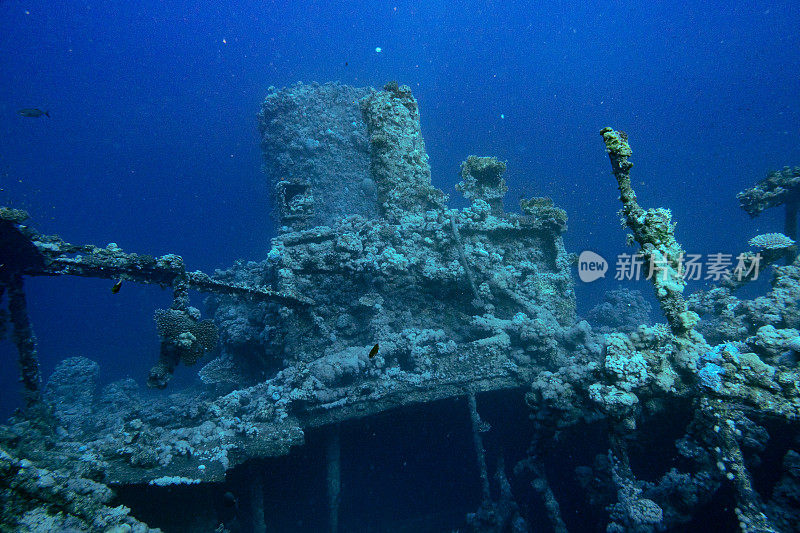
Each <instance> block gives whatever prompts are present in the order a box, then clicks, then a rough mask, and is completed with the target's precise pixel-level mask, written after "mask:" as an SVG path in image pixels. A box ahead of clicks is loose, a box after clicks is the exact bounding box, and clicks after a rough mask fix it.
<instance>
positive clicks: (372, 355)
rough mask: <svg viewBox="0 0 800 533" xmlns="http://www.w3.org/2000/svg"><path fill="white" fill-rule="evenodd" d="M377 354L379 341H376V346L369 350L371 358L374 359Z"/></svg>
mask: <svg viewBox="0 0 800 533" xmlns="http://www.w3.org/2000/svg"><path fill="white" fill-rule="evenodd" d="M376 355H378V343H375V346H373V347H372V349H371V350H370V351H369V358H370V359H372V358H373V357H375V356H376Z"/></svg>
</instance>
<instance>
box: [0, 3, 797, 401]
mask: <svg viewBox="0 0 800 533" xmlns="http://www.w3.org/2000/svg"><path fill="white" fill-rule="evenodd" d="M510 4H511V3H510V2H474V1H461V2H458V7H457V8H454V7H453V4H452V3H449V2H440V1H436V2H431V1H425V2H421V1H420V2H408V1H400V2H392V3H383V2H375V1H371V2H355V1H354V2H347V3H346V4H345V5H337V4H336V3H335V2H327V1H326V2H312V1H299V2H291V3H289V2H262V1H258V2H256V1H252V2H247V1H232V2H225V3H224V6H213V5H212V4H211V3H210V2H200V1H182V2H177V1H168V2H161V1H155V0H145V1H140V2H135V3H134V2H128V1H125V2H122V1H116V0H115V1H107V0H104V1H102V2H99V1H96V0H90V1H78V2H76V1H74V0H69V1H65V0H61V1H48V2H43V1H42V2H31V1H19V0H4V1H0V73H1V75H0V179H2V182H0V189H2V191H0V202H2V203H3V204H10V205H12V206H15V207H21V208H24V209H27V210H29V211H30V213H31V215H32V217H33V222H34V224H35V225H36V227H37V228H39V229H40V230H41V231H43V232H57V233H59V234H60V235H62V236H63V237H64V238H65V239H66V240H68V241H71V242H76V243H82V242H91V243H96V244H103V245H104V244H106V243H108V242H111V241H114V242H117V243H118V244H119V245H120V246H122V247H123V248H124V249H125V250H127V251H136V252H142V253H150V254H154V255H155V254H162V253H167V252H174V253H177V254H180V255H182V256H183V257H184V259H185V260H186V262H187V264H188V265H189V267H190V268H192V269H195V268H197V269H202V270H205V271H213V269H214V268H220V267H225V266H227V265H230V264H231V263H232V262H233V261H234V260H236V259H237V258H245V259H254V260H257V259H261V258H263V257H264V256H265V253H266V251H267V249H268V246H269V238H270V236H271V235H272V227H271V223H270V220H269V199H268V194H267V189H266V185H265V183H264V179H263V177H262V175H261V174H260V169H259V167H260V158H261V155H260V152H259V147H258V136H257V131H256V121H255V114H256V112H257V111H258V107H259V102H260V101H261V99H262V98H263V97H264V96H265V95H266V93H267V87H268V86H270V85H274V86H276V87H281V86H284V85H287V84H290V83H293V82H295V81H300V80H301V81H305V82H310V81H319V82H324V81H334V80H338V81H340V82H342V83H347V84H352V85H358V86H362V85H373V86H382V85H383V84H384V83H386V82H387V81H389V80H398V81H400V82H401V83H406V84H408V85H410V86H411V87H412V89H413V90H414V93H415V95H416V96H417V98H418V100H419V103H420V107H421V114H422V127H423V134H424V135H425V138H426V142H427V148H428V151H429V153H430V156H431V164H432V166H433V175H434V178H433V179H434V184H435V185H437V186H439V187H442V188H443V189H445V191H447V192H450V193H452V195H453V201H454V205H462V203H461V201H460V199H459V198H457V196H458V194H457V193H456V192H455V190H454V184H455V183H456V182H457V181H458V177H457V174H458V169H459V164H460V162H461V161H462V160H464V159H465V158H466V156H468V155H470V154H478V155H496V156H498V157H500V158H503V159H505V160H507V161H508V167H509V170H508V173H507V180H508V182H509V185H510V186H511V188H512V190H511V192H510V193H509V200H511V201H512V203H516V200H517V199H518V197H519V195H520V194H526V195H549V196H551V197H552V198H553V199H555V200H556V202H557V203H558V204H559V205H561V206H563V207H564V208H566V209H567V211H568V213H569V215H570V229H569V233H568V234H567V244H568V247H569V249H570V250H571V251H576V252H579V251H580V250H582V249H586V248H590V249H593V250H595V251H598V252H600V253H601V254H603V255H605V256H607V257H612V258H613V256H615V255H616V254H617V253H620V252H626V251H630V250H629V249H626V248H625V246H624V232H623V230H622V229H620V227H619V223H618V220H617V215H616V211H617V210H618V209H619V203H618V200H617V193H616V189H615V185H614V181H613V178H612V176H611V175H610V166H609V163H608V160H607V157H606V154H605V151H604V149H603V145H602V141H601V139H600V136H599V135H598V131H599V130H600V128H602V127H603V126H607V125H611V126H613V127H615V128H618V129H622V130H625V131H627V132H628V134H629V135H630V138H631V142H632V146H633V150H634V159H633V160H634V162H635V165H636V166H635V167H634V176H635V185H636V189H637V192H638V193H639V198H640V201H641V202H642V204H643V205H645V206H652V207H654V206H667V207H670V208H672V210H673V213H674V215H675V219H676V221H677V222H678V223H679V225H678V237H679V239H680V240H681V241H682V242H683V244H684V246H685V247H686V248H687V249H688V250H689V251H691V252H712V251H726V252H738V251H740V250H742V249H743V248H744V246H745V243H746V241H747V239H748V238H750V237H752V236H754V235H756V234H758V233H760V232H765V231H779V230H780V229H781V217H780V213H768V214H766V215H763V216H762V217H761V218H759V219H756V220H755V221H752V222H751V221H750V220H749V219H748V218H747V216H746V215H745V214H744V213H743V212H740V210H739V209H738V207H737V204H736V200H735V194H736V192H737V191H739V190H741V189H742V188H744V187H746V186H748V185H750V184H751V183H753V182H754V181H756V180H758V179H760V178H762V177H763V176H764V175H765V173H766V172H767V171H768V170H771V169H776V168H780V167H782V166H784V165H787V164H789V165H797V164H800V33H798V31H797V28H798V27H800V4H799V3H798V2H795V1H785V2H757V3H753V2H743V1H739V2H728V1H726V2H710V3H709V2H697V5H688V6H682V5H679V4H680V3H677V4H676V3H674V2H663V3H662V2H651V1H644V0H639V1H636V2H598V3H581V4H582V5H581V6H579V7H578V6H574V5H570V3H566V2H565V3H561V2H541V3H540V2H530V3H516V4H513V5H510ZM754 4H757V7H754ZM376 47H381V48H382V52H380V53H377V52H376V51H375V48H376ZM22 107H40V108H42V109H47V110H49V111H50V113H51V115H52V118H50V119H47V118H46V117H42V118H40V119H30V118H23V117H20V116H18V115H17V113H16V112H17V110H18V109H19V108H22ZM501 115H504V116H505V118H501ZM1 262H2V260H0V263H1ZM110 284H111V283H110V282H107V281H96V280H67V279H57V280H41V279H32V280H29V283H28V287H29V302H30V311H31V316H32V319H33V321H34V327H35V329H36V332H37V335H38V338H39V351H40V356H41V360H42V366H43V371H44V374H45V375H48V374H49V373H50V371H51V370H52V368H53V366H54V364H55V363H56V362H57V361H58V360H60V359H62V358H64V357H66V356H71V355H85V356H88V357H91V358H93V359H95V360H98V361H100V362H101V364H102V375H103V379H104V380H106V381H108V380H112V379H117V378H120V377H124V376H128V375H130V376H133V377H135V378H136V379H138V380H140V382H143V378H144V377H145V375H146V371H147V369H148V367H149V365H150V364H151V363H152V362H153V361H154V360H155V358H156V354H157V349H158V347H157V338H156V333H155V327H154V324H153V322H152V312H153V310H154V309H155V308H156V307H160V306H161V307H163V306H166V305H168V303H169V301H170V294H169V293H167V292H163V291H161V290H160V289H158V288H153V287H141V286H136V285H133V284H127V285H125V286H124V287H123V290H122V291H121V293H120V294H119V295H117V296H113V297H112V295H111V293H110V291H109V288H110ZM613 286H614V282H613V281H612V280H602V281H598V282H596V283H595V284H594V285H592V286H588V287H587V286H579V287H578V295H579V298H580V299H581V310H582V311H585V310H586V309H588V308H589V307H590V306H591V304H592V303H594V302H595V301H596V300H597V298H598V294H599V293H601V292H602V291H604V290H607V289H609V288H612V287H613ZM636 286H638V287H639V288H641V289H642V290H643V291H645V292H648V293H649V291H650V288H649V287H648V286H647V283H646V282H640V283H639V284H638V285H636ZM15 357H16V354H15V352H14V350H13V347H12V346H11V344H10V343H8V342H4V343H2V345H1V347H0V358H2V359H1V360H2V362H3V366H2V368H3V371H2V372H0V387H1V388H2V389H1V390H3V391H4V392H3V393H2V395H0V414H7V413H8V411H9V409H10V408H11V407H13V406H14V405H16V403H17V398H18V397H17V394H16V390H17V385H16V383H15V380H16V368H15V362H14V361H15ZM183 372H187V371H186V370H185V369H184V370H183Z"/></svg>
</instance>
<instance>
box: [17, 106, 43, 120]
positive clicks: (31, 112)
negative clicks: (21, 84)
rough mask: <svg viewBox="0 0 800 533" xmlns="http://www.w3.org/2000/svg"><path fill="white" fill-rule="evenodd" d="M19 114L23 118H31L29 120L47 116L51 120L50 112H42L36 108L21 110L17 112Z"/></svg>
mask: <svg viewBox="0 0 800 533" xmlns="http://www.w3.org/2000/svg"><path fill="white" fill-rule="evenodd" d="M17 113H19V114H20V115H22V116H23V117H29V118H39V117H41V116H42V115H44V116H46V117H47V118H50V111H42V110H41V109H38V108H35V107H34V108H29V107H26V108H25V109H20V110H19V111H17Z"/></svg>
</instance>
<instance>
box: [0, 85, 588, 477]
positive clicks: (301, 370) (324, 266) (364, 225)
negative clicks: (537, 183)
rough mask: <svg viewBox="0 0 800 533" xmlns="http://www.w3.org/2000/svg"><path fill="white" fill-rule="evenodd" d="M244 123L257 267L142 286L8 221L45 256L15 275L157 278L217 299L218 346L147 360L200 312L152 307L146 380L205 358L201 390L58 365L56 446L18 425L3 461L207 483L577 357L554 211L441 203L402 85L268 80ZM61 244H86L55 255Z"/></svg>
mask: <svg viewBox="0 0 800 533" xmlns="http://www.w3.org/2000/svg"><path fill="white" fill-rule="evenodd" d="M259 124H260V129H261V135H262V146H263V149H264V158H265V171H266V177H267V180H268V182H269V186H270V188H271V190H272V191H273V193H274V197H275V204H276V211H275V216H276V218H277V221H278V223H279V226H280V228H279V232H278V236H277V237H275V238H274V240H273V242H272V247H271V250H270V251H269V253H268V254H267V257H266V259H265V260H263V261H261V262H248V263H237V264H236V265H234V266H233V267H231V268H230V269H228V270H226V271H218V272H217V273H216V274H215V276H214V277H213V278H212V277H208V276H205V275H204V274H202V273H185V272H184V270H183V267H182V264H180V265H179V267H180V268H178V267H176V269H173V270H175V272H174V273H173V272H172V270H170V271H169V276H168V277H164V279H162V278H161V277H155V278H153V280H150V279H149V278H148V275H147V274H146V272H145V271H141V273H140V270H141V269H138V266H137V265H138V263H136V261H134V259H135V258H137V257H139V256H136V255H135V254H130V255H128V254H124V253H122V252H121V251H120V250H118V249H116V248H115V249H114V250H111V251H108V250H103V249H95V248H94V247H91V246H88V247H76V246H73V245H69V244H68V243H63V241H60V240H57V241H54V242H56V244H57V246H55V248H54V246H53V245H51V244H49V243H50V241H51V240H52V239H56V238H51V237H47V236H42V235H40V234H38V233H35V232H34V231H33V230H29V229H26V228H24V227H22V226H20V225H19V222H18V221H16V220H12V221H10V222H9V224H17V226H15V228H16V229H14V231H16V232H22V234H24V235H27V233H25V232H26V231H27V232H28V233H30V236H29V237H30V239H31V240H32V242H33V243H34V247H37V249H38V252H37V253H39V254H45V255H44V256H45V260H46V262H47V264H51V263H52V265H53V269H52V270H53V272H52V273H51V272H50V271H49V270H47V271H45V270H42V271H41V272H40V271H39V270H36V269H33V270H31V269H30V268H29V269H28V270H30V272H28V271H27V270H26V271H24V272H22V271H21V273H24V274H31V275H39V274H45V275H53V274H62V273H63V274H77V275H93V273H95V274H97V275H98V276H100V277H112V276H123V277H126V279H131V280H134V281H145V282H149V281H156V282H160V283H166V284H172V285H174V287H173V289H174V290H175V292H176V302H178V303H181V302H183V300H184V296H185V290H186V288H187V287H188V288H200V289H201V290H210V291H213V292H216V295H215V296H212V297H211V298H209V300H208V301H207V304H208V307H209V311H210V312H211V313H213V318H214V322H215V323H216V325H217V333H218V335H219V347H220V348H219V349H217V348H214V342H212V341H213V340H215V339H211V338H209V340H208V341H207V342H205V343H204V344H203V343H201V344H202V347H203V349H202V350H201V349H199V348H198V349H194V348H193V347H192V346H189V348H191V349H190V350H189V351H188V352H187V354H189V355H191V357H189V358H187V357H183V356H181V357H180V358H177V357H173V358H172V359H170V363H171V364H169V365H166V366H169V367H170V368H167V369H166V371H164V372H158V370H159V369H161V367H163V366H165V365H164V364H163V361H164V358H165V351H164V345H165V344H166V345H167V348H170V347H172V346H173V345H174V346H175V347H178V348H180V347H181V346H183V344H182V343H184V340H185V339H191V338H197V332H196V331H194V330H193V328H196V326H197V325H198V324H205V323H206V322H200V321H199V315H198V316H195V315H196V314H197V312H196V310H194V309H193V308H189V307H186V309H184V307H185V306H183V307H182V306H181V305H177V306H176V305H173V309H170V310H162V311H160V312H159V313H157V316H156V318H157V323H158V326H159V332H160V333H161V336H162V354H161V358H160V359H159V362H158V363H157V364H156V366H155V367H154V369H155V370H154V372H155V373H156V374H157V375H155V377H154V374H153V373H152V372H151V376H150V381H149V384H151V385H154V386H157V387H164V386H166V385H167V381H168V380H169V376H170V374H171V371H172V368H173V366H174V365H175V364H178V363H179V362H182V363H183V364H193V363H195V362H196V361H197V359H198V358H199V361H197V364H198V365H200V366H201V367H202V368H201V369H200V371H199V375H200V379H201V381H202V383H203V384H202V386H201V387H199V388H197V389H192V388H190V389H186V390H182V391H178V392H175V393H173V394H172V395H170V396H169V398H164V399H158V398H154V397H147V396H145V394H144V393H143V391H140V390H139V387H138V385H137V384H136V383H135V382H134V381H132V380H123V381H120V382H115V383H112V384H111V385H108V386H107V387H105V388H104V389H102V390H99V389H98V388H97V386H96V365H94V364H93V363H92V362H91V361H88V360H86V359H84V358H71V359H67V360H65V361H64V362H63V364H62V366H63V365H66V366H64V367H63V368H61V370H60V371H59V372H57V373H56V374H55V375H54V376H53V377H52V378H51V379H50V380H49V382H48V384H47V386H46V387H45V397H46V398H47V400H45V401H46V403H47V404H48V405H50V406H52V413H51V415H48V416H52V417H54V420H55V421H56V422H55V423H56V424H57V425H59V427H60V428H61V429H60V431H63V432H64V434H63V435H62V437H68V438H56V437H55V435H53V434H49V433H47V432H44V433H42V432H41V431H39V430H37V429H35V427H39V426H38V425H37V426H35V425H34V423H33V422H32V421H31V420H27V419H20V420H19V421H17V423H16V424H15V425H14V426H13V427H14V428H15V429H12V430H11V431H12V434H11V436H10V437H8V436H7V437H8V438H10V439H11V440H12V441H13V443H14V449H15V451H16V452H17V453H20V454H22V455H24V456H26V457H35V458H36V459H37V461H39V462H40V464H41V465H42V466H43V467H51V468H55V467H57V466H59V465H60V464H61V463H63V457H64V456H65V454H67V455H70V454H74V453H77V454H78V456H79V457H80V458H79V460H77V461H75V462H73V463H70V464H71V465H72V467H73V470H74V471H75V474H76V475H80V476H87V475H90V474H91V475H90V477H93V478H95V479H99V480H102V481H105V482H110V483H116V484H123V485H126V484H132V483H151V482H154V480H160V481H158V484H163V483H164V482H163V480H165V479H176V480H187V479H188V480H196V481H197V482H213V481H220V480H222V479H224V475H225V472H226V471H227V470H229V469H230V468H233V467H234V466H235V465H237V464H240V463H242V462H244V461H246V460H248V459H252V458H258V457H270V456H278V455H284V454H286V453H288V451H289V448H290V447H291V446H294V445H299V444H302V442H303V440H304V430H306V429H308V428H313V427H321V426H326V425H329V424H335V423H338V422H341V421H345V420H350V419H354V418H360V417H365V416H368V415H371V414H375V413H379V412H382V411H385V410H388V409H392V408H398V407H399V408H402V407H403V406H406V405H410V404H414V403H419V402H428V401H433V400H437V399H441V398H447V397H464V396H465V395H466V394H469V393H472V394H474V393H476V392H481V391H488V390H499V389H508V388H520V387H526V386H528V384H529V383H530V382H531V379H532V376H534V375H536V373H538V372H540V371H541V370H543V369H555V368H557V367H558V366H559V364H560V363H561V362H563V361H565V360H567V359H568V358H569V357H570V356H571V355H573V354H574V353H575V351H576V350H577V351H581V350H585V349H586V348H585V347H583V346H582V345H581V342H582V340H584V337H585V327H584V326H585V323H584V324H582V325H576V324H575V323H574V322H575V296H574V291H573V283H572V279H571V275H570V265H571V261H572V257H571V256H570V254H568V253H567V252H566V251H565V249H564V244H563V240H562V237H561V234H562V232H563V231H564V230H565V229H566V223H565V222H566V215H565V213H564V212H563V211H562V210H560V209H558V208H556V207H554V206H553V205H552V202H550V201H549V200H547V199H533V200H531V201H526V202H525V209H523V212H522V213H521V214H510V213H508V214H506V213H503V212H502V211H498V210H497V209H493V204H496V202H497V200H498V198H501V197H502V195H500V197H498V195H497V191H498V190H502V192H505V186H504V184H502V183H501V182H500V181H498V182H497V183H495V184H494V187H495V189H492V191H491V192H490V193H487V192H486V191H487V190H488V189H487V188H486V187H483V188H480V189H478V188H474V187H472V188H470V189H469V190H471V191H473V189H474V192H473V193H470V194H469V198H470V200H471V202H472V204H471V206H470V207H469V208H466V209H463V210H456V209H449V208H447V206H446V200H447V197H446V195H445V194H444V193H443V192H442V191H440V190H439V189H437V188H436V187H434V186H433V185H432V184H431V173H430V167H429V165H428V156H427V154H426V153H425V150H424V141H423V139H422V136H421V129H420V122H419V112H418V109H417V103H416V100H415V99H414V97H413V95H412V94H411V91H410V90H409V89H408V87H406V86H398V85H397V84H396V83H391V84H388V85H387V86H386V88H385V89H384V90H373V89H366V88H361V89H358V88H353V87H348V86H344V85H338V84H326V85H318V84H311V85H303V84H298V85H295V86H292V87H289V88H286V89H282V90H279V91H274V90H273V91H271V93H270V94H269V95H268V96H267V98H266V100H265V101H264V104H263V106H262V110H261V113H260V114H259ZM489 160H490V158H474V157H473V158H470V159H468V161H469V162H471V163H470V164H473V163H480V162H482V163H484V164H485V163H486V162H487V161H489ZM492 161H495V162H496V160H494V159H492ZM465 165H467V163H465ZM484 166H485V165H484ZM495 166H497V165H495ZM503 166H504V165H503ZM465 168H466V167H465ZM470 168H471V167H470ZM497 177H499V174H498V176H497ZM465 179H466V178H465ZM12 229H13V228H12ZM9 234H10V235H11V234H15V233H13V232H10V233H9ZM40 241H41V242H42V243H43V244H37V243H39V242H40ZM96 250H100V252H97V251H96ZM76 252H87V253H88V255H86V256H85V257H84V256H75V257H74V258H73V257H72V256H71V255H69V254H74V253H76ZM101 252H102V253H101ZM112 252H113V253H112ZM47 254H49V255H47ZM65 254H66V255H65ZM104 254H105V255H104ZM113 254H117V255H119V258H117V256H116V255H113ZM106 255H108V260H107V261H106V259H104V258H105V257H106ZM51 256H52V257H51ZM101 256H102V257H101ZM95 258H99V259H97V260H95ZM131 258H133V259H131ZM101 259H102V260H103V261H106V262H105V263H103V262H102V261H100V260H101ZM178 260H179V258H177V257H176V261H178ZM98 261H100V263H98ZM114 261H116V262H114ZM84 263H86V265H84ZM95 263H97V265H95ZM101 263H102V264H101ZM106 263H108V264H106ZM112 263H113V264H112ZM117 263H119V264H117ZM129 264H130V265H129ZM75 265H77V266H75ZM98 265H99V266H98ZM120 265H122V266H120ZM128 265H129V266H130V268H128ZM95 266H96V267H97V268H95ZM78 267H80V268H78ZM89 267H92V268H94V270H92V269H90V268H89ZM112 267H113V268H112ZM123 267H124V268H123ZM87 269H88V270H87ZM120 269H121V270H120ZM126 269H127V270H126ZM137 269H138V270H137ZM40 270H41V269H40ZM137 276H138V277H137ZM162 277H163V276H162ZM156 278H157V279H156ZM184 278H185V279H184ZM195 281H197V283H195ZM187 283H188V285H187ZM193 283H195V285H197V286H196V287H195V285H193ZM174 309H179V312H180V313H181V314H180V316H179V318H180V320H173V321H172V322H174V323H175V324H177V325H176V326H175V327H171V328H167V327H166V326H165V324H164V317H167V316H172V315H170V314H169V313H172V314H176V313H178V311H175V310H174ZM187 309H188V311H187ZM187 313H188V314H187ZM192 313H194V314H192ZM190 315H191V320H190V319H189V318H186V317H188V316H190ZM184 323H185V324H184ZM181 324H183V325H181ZM176 328H177V329H176ZM206 329H209V328H206ZM167 330H169V333H167ZM172 330H174V331H172ZM184 330H186V331H185V332H184ZM198 342H199V341H198ZM375 346H377V347H378V348H377V353H375V354H373V356H370V353H371V351H373V347H375ZM176 349H177V348H176ZM212 349H216V350H217V351H216V353H213V352H212V351H209V350H212ZM593 349H594V350H595V351H598V352H599V349H600V348H599V345H597V346H595V347H594V348H593ZM172 351H175V350H174V349H173V350H172ZM172 351H170V350H167V351H166V352H167V355H170V353H172ZM83 374H86V375H85V376H83ZM63 376H70V377H69V378H68V379H67V380H66V381H65V382H62V381H64V378H63ZM76 380H77V381H79V382H81V383H85V386H84V387H82V391H83V392H82V396H81V397H82V398H83V400H84V404H85V405H84V407H85V408H84V409H83V411H84V415H85V416H86V417H87V420H86V422H87V423H78V422H76V421H75V417H74V416H72V412H73V409H72V408H71V407H70V406H71V404H72V401H71V400H70V399H69V398H68V397H69V396H70V393H69V391H70V390H72V389H71V388H70V387H69V386H68V385H69V383H68V382H75V381H76ZM465 408H466V407H465ZM34 418H35V417H34ZM67 422H68V423H67ZM34 426H35V427H34ZM5 442H7V441H5ZM76 443H80V446H81V447H82V448H81V449H82V450H84V451H83V452H80V453H78V452H75V450H74V449H73V448H75V447H76V446H78V444H76ZM42 446H46V447H47V451H44V450H43V449H42ZM87 472H88V473H87Z"/></svg>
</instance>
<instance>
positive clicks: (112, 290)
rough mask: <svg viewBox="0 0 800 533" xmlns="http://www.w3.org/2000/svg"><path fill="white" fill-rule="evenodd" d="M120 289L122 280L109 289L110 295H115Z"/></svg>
mask: <svg viewBox="0 0 800 533" xmlns="http://www.w3.org/2000/svg"><path fill="white" fill-rule="evenodd" d="M121 288H122V280H119V281H118V282H116V283H115V284H114V286H113V287H111V294H117V293H118V292H119V290H120V289H121Z"/></svg>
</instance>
